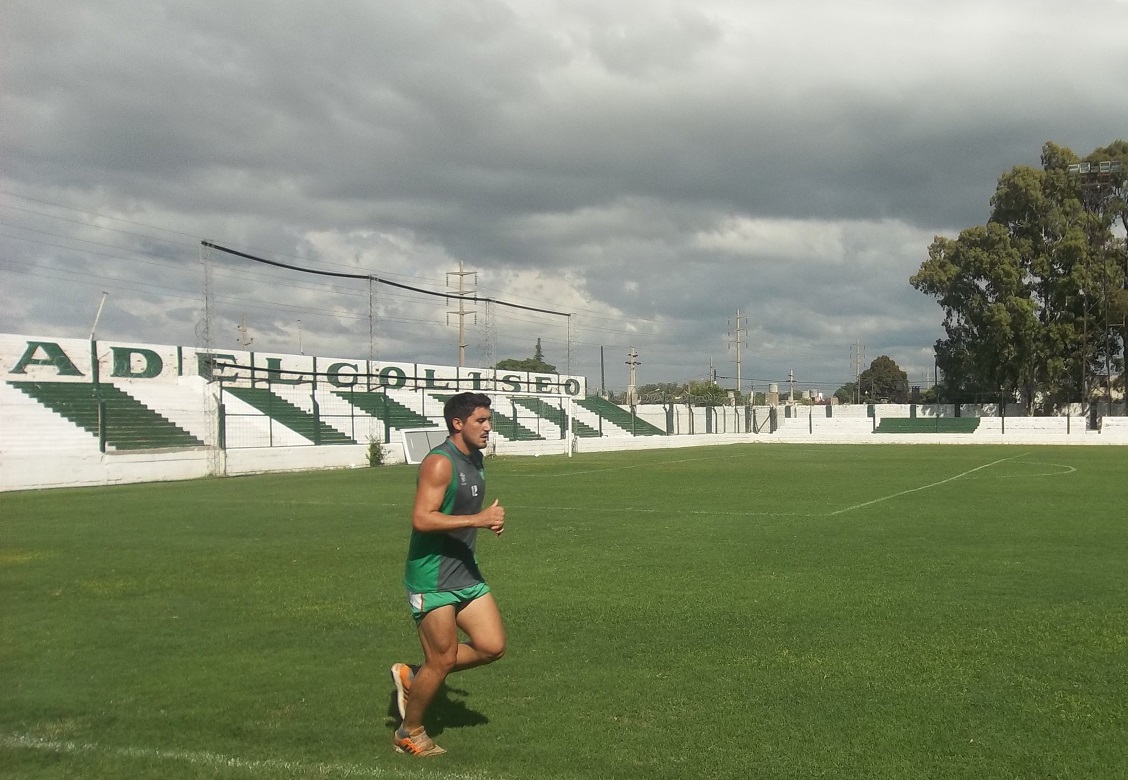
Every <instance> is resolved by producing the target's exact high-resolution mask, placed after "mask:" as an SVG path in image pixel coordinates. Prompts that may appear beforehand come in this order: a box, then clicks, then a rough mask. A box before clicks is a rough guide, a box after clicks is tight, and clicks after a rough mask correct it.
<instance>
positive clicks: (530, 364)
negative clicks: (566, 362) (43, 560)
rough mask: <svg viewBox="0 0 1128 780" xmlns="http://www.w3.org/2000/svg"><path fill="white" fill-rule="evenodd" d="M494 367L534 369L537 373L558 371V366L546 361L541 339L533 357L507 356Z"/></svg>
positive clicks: (522, 369)
mask: <svg viewBox="0 0 1128 780" xmlns="http://www.w3.org/2000/svg"><path fill="white" fill-rule="evenodd" d="M494 368H499V369H502V370H505V371H532V372H534V373H537V374H555V373H557V371H556V366H554V365H552V364H551V363H545V362H544V352H543V351H542V350H541V340H540V339H537V346H536V349H535V350H534V352H533V356H532V357H531V358H525V359H524V360H517V359H515V358H506V359H505V360H501V361H498V363H497V365H495V366H494Z"/></svg>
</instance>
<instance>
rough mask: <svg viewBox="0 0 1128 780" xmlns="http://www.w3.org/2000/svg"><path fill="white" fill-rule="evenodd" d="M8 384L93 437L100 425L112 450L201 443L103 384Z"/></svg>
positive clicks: (114, 388) (120, 392)
mask: <svg viewBox="0 0 1128 780" xmlns="http://www.w3.org/2000/svg"><path fill="white" fill-rule="evenodd" d="M8 384H9V385H11V386H12V387H14V388H15V389H17V390H19V391H20V392H22V393H24V394H25V395H27V396H28V397H29V398H32V399H34V400H36V401H38V402H39V403H41V404H42V405H44V406H46V407H47V408H48V409H51V410H52V411H53V412H55V413H56V414H58V415H60V416H62V417H64V418H66V419H67V420H69V421H70V422H72V423H74V424H75V425H77V426H79V427H80V428H82V429H84V430H86V431H88V432H89V433H91V434H93V435H94V436H98V430H99V425H100V424H101V425H104V427H105V437H106V446H107V447H110V448H113V449H115V450H145V449H163V448H168V447H202V446H204V442H202V441H201V440H200V439H197V438H196V437H195V436H193V435H192V434H190V433H188V432H187V431H185V430H184V429H183V428H181V427H180V426H178V425H176V424H175V423H173V422H172V421H170V420H169V419H168V418H167V417H165V416H163V415H161V414H158V413H157V412H155V411H153V410H152V409H150V408H149V407H148V406H145V405H144V404H143V403H141V402H140V401H138V400H137V399H135V398H134V397H133V396H131V395H129V394H128V393H126V392H125V391H123V390H121V389H119V388H118V387H116V386H114V385H112V384H109V383H107V382H100V383H98V384H87V383H79V382H9V383H8ZM99 406H101V408H102V420H101V422H99Z"/></svg>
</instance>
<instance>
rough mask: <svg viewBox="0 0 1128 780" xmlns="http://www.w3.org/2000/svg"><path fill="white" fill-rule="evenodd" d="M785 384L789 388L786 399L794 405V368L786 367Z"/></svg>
mask: <svg viewBox="0 0 1128 780" xmlns="http://www.w3.org/2000/svg"><path fill="white" fill-rule="evenodd" d="M787 384H788V386H789V387H790V388H791V389H789V390H788V391H787V397H788V400H790V401H791V404H792V405H793V406H794V405H795V369H794V368H789V369H787Z"/></svg>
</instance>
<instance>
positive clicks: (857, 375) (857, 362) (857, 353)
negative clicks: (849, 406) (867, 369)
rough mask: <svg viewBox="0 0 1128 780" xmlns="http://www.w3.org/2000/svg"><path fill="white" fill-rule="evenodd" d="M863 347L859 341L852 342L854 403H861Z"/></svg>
mask: <svg viewBox="0 0 1128 780" xmlns="http://www.w3.org/2000/svg"><path fill="white" fill-rule="evenodd" d="M865 348H866V347H865V345H864V344H862V343H861V342H860V341H855V342H854V347H853V353H854V355H853V357H854V403H861V400H862V387H861V384H862V360H863V357H862V350H864V349H865Z"/></svg>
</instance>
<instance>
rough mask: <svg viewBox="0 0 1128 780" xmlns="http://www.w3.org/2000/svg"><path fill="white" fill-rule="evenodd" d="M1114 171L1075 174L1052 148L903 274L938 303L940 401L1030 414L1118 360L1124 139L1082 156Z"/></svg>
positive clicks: (1126, 267) (1068, 157) (1126, 211)
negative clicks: (984, 211)
mask: <svg viewBox="0 0 1128 780" xmlns="http://www.w3.org/2000/svg"><path fill="white" fill-rule="evenodd" d="M1100 161H1119V162H1120V163H1121V169H1120V170H1119V171H1116V172H1114V171H1111V170H1110V171H1108V172H1107V174H1105V175H1103V178H1102V177H1099V176H1089V175H1081V174H1080V172H1079V171H1077V170H1073V171H1071V170H1070V166H1071V165H1074V164H1077V163H1079V162H1080V161H1079V159H1078V157H1077V156H1076V155H1075V154H1074V153H1073V152H1072V151H1070V150H1069V149H1067V148H1065V147H1060V146H1057V145H1056V144H1052V143H1047V144H1046V145H1045V146H1044V147H1043V148H1042V167H1041V168H1032V167H1027V166H1018V167H1015V168H1013V169H1012V170H1010V171H1008V172H1006V173H1004V174H1003V175H1002V176H1000V177H999V180H998V184H997V187H996V190H995V194H994V196H993V197H992V198H991V216H990V219H989V220H988V221H987V223H986V224H985V225H977V226H975V227H971V228H967V229H965V230H963V231H961V232H960V234H959V237H958V238H955V239H952V238H946V237H943V236H938V237H937V238H936V239H935V240H934V241H933V242H932V245H931V246H930V247H929V250H928V259H927V260H926V261H925V262H924V263H922V265H921V267H920V269H919V270H918V271H917V273H916V274H914V275H913V276H912V278H911V279H910V280H909V281H910V283H911V284H912V285H913V286H914V287H915V288H916V289H918V290H919V291H921V292H922V293H924V294H926V295H929V296H932V297H934V298H936V299H937V301H938V303H939V304H940V306H941V307H942V308H943V309H944V331H945V338H942V339H940V340H938V341H937V342H936V361H937V364H938V366H939V368H940V369H941V371H942V377H943V378H942V380H941V387H940V394H941V396H942V397H943V398H944V399H946V400H950V401H953V402H969V401H983V400H988V399H990V400H1000V401H1007V400H1013V399H1016V398H1017V399H1019V400H1020V401H1022V402H1023V403H1024V404H1025V405H1026V408H1027V412H1028V413H1033V411H1034V408H1035V404H1039V405H1041V407H1042V408H1043V409H1044V410H1046V411H1049V410H1052V409H1056V408H1059V407H1060V406H1061V405H1062V404H1065V403H1069V402H1072V401H1076V400H1077V399H1078V398H1080V397H1081V395H1082V393H1081V387H1082V382H1086V383H1087V382H1088V378H1089V377H1091V376H1093V375H1094V374H1095V373H1101V372H1107V373H1113V371H1112V370H1111V369H1112V368H1113V367H1114V366H1115V367H1119V366H1120V356H1121V352H1122V345H1123V339H1124V336H1125V326H1119V338H1110V334H1111V333H1113V328H1112V326H1113V325H1118V324H1119V322H1122V321H1123V320H1120V321H1118V320H1117V314H1118V309H1117V307H1118V306H1119V305H1120V303H1119V302H1120V300H1121V296H1120V293H1121V292H1122V291H1123V290H1124V288H1125V279H1126V271H1128V253H1126V250H1125V246H1124V242H1123V241H1122V240H1118V239H1116V238H1115V237H1114V234H1113V231H1112V226H1113V225H1114V224H1116V223H1117V222H1119V223H1120V224H1121V225H1122V226H1124V227H1128V208H1126V207H1125V198H1124V195H1125V191H1126V183H1128V142H1124V141H1117V142H1116V143H1115V144H1113V145H1112V146H1109V147H1105V148H1102V149H1096V150H1094V151H1093V153H1092V154H1090V155H1089V158H1088V162H1090V163H1093V162H1098V163H1099V162H1100Z"/></svg>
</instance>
